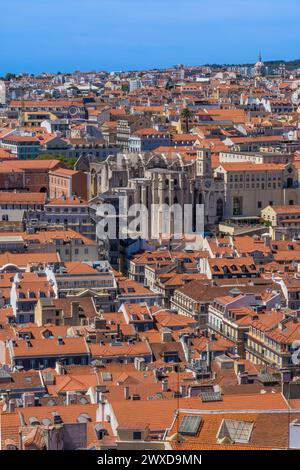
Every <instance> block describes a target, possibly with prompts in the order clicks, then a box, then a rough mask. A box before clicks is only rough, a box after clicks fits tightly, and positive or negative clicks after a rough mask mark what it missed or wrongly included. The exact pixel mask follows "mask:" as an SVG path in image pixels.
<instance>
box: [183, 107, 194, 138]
mask: <svg viewBox="0 0 300 470" xmlns="http://www.w3.org/2000/svg"><path fill="white" fill-rule="evenodd" d="M181 117H182V119H184V122H185V131H186V133H187V134H188V133H189V130H190V124H189V121H190V119H192V117H193V112H192V111H191V110H190V109H189V108H184V109H183V110H182V111H181Z"/></svg>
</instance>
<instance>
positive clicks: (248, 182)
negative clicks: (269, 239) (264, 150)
mask: <svg viewBox="0 0 300 470" xmlns="http://www.w3.org/2000/svg"><path fill="white" fill-rule="evenodd" d="M217 176H218V177H219V178H220V179H222V180H223V181H224V188H225V191H224V206H225V213H224V217H225V218H226V217H228V218H229V217H253V216H260V213H261V210H262V209H263V208H265V207H266V206H272V205H292V204H297V203H298V200H299V189H298V188H299V174H298V170H297V168H295V167H294V166H293V165H292V164H273V163H269V164H255V163H222V164H220V165H219V166H218V167H217V168H216V169H215V177H217Z"/></svg>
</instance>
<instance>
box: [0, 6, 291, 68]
mask: <svg viewBox="0 0 300 470" xmlns="http://www.w3.org/2000/svg"><path fill="white" fill-rule="evenodd" d="M299 24H300V0H285V1H282V0H251V1H250V0H9V1H7V0H0V74H4V73H6V72H31V73H39V72H43V71H51V72H57V71H61V72H67V71H74V70H84V71H88V70H113V71H118V70H124V69H127V70H132V69H143V68H153V67H164V66H171V65H174V64H178V63H184V64H188V65H192V64H193V65H197V64H203V63H215V62H216V63H236V62H239V63H240V62H254V61H255V60H256V58H257V55H258V51H259V50H260V49H261V50H262V52H263V57H264V58H265V59H268V60H272V59H296V58H300V47H299V46H300V34H299Z"/></svg>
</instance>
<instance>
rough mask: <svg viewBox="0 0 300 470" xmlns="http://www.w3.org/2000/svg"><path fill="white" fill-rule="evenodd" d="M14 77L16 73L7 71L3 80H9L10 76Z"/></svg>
mask: <svg viewBox="0 0 300 470" xmlns="http://www.w3.org/2000/svg"><path fill="white" fill-rule="evenodd" d="M15 77H16V75H15V74H14V73H10V72H8V73H7V74H6V75H5V76H4V80H7V81H9V80H11V79H12V78H15Z"/></svg>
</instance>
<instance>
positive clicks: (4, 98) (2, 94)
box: [0, 80, 6, 105]
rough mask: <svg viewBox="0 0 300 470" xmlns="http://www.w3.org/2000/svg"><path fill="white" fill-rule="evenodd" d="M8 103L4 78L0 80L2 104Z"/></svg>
mask: <svg viewBox="0 0 300 470" xmlns="http://www.w3.org/2000/svg"><path fill="white" fill-rule="evenodd" d="M1 104H6V85H5V82H4V81H3V80H0V105H1Z"/></svg>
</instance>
